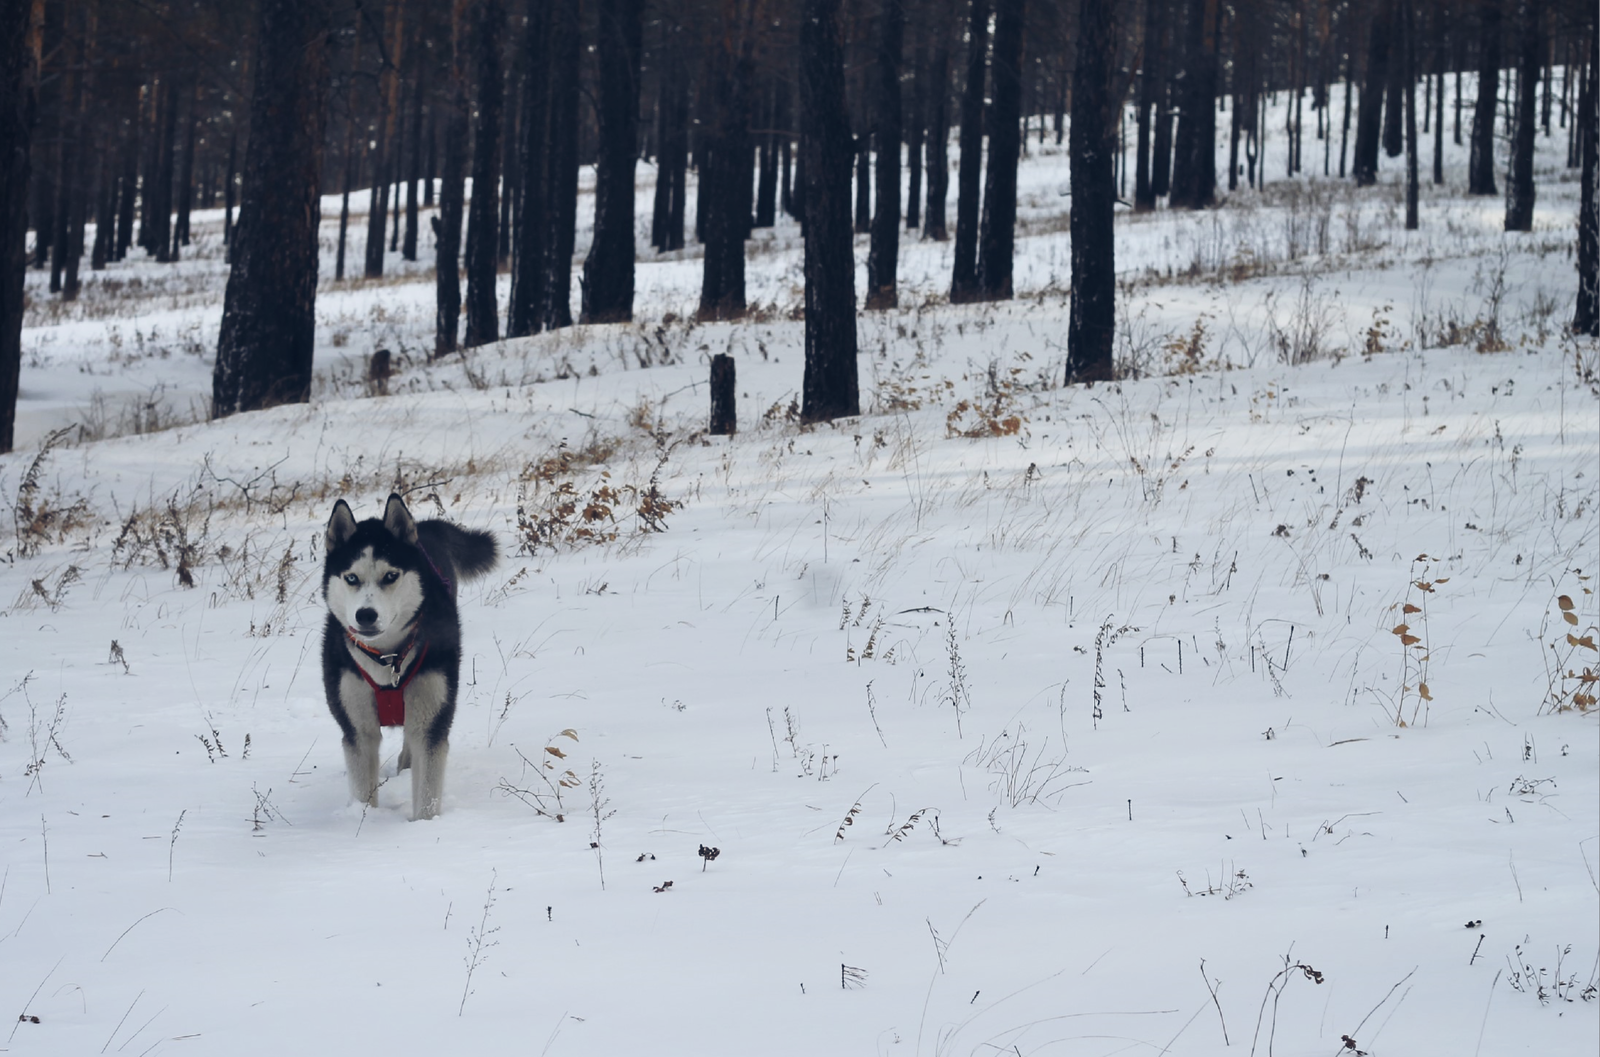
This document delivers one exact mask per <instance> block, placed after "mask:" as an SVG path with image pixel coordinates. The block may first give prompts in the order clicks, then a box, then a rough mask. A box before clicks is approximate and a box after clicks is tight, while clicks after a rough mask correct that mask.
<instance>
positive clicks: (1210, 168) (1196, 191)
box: [1171, 0, 1218, 209]
mask: <svg viewBox="0 0 1600 1057" xmlns="http://www.w3.org/2000/svg"><path fill="white" fill-rule="evenodd" d="M1217 10H1218V0H1190V2H1189V17H1188V21H1187V22H1186V24H1185V32H1186V37H1187V44H1186V46H1185V48H1184V72H1183V105H1182V109H1181V113H1180V114H1179V119H1180V120H1179V123H1178V137H1177V140H1178V142H1177V144H1176V149H1175V150H1174V152H1173V153H1174V158H1173V174H1172V192H1171V195H1172V197H1171V203H1172V205H1174V206H1179V207H1185V208H1189V209H1204V208H1206V207H1207V206H1210V205H1211V204H1212V203H1213V202H1215V201H1216V188H1217V163H1216V142H1217V117H1216V62H1217V50H1216V41H1217V38H1216V27H1215V24H1214V23H1215V20H1216V17H1217Z"/></svg>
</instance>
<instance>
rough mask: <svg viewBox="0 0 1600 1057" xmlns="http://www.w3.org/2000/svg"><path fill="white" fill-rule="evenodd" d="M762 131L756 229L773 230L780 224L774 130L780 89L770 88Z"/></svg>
mask: <svg viewBox="0 0 1600 1057" xmlns="http://www.w3.org/2000/svg"><path fill="white" fill-rule="evenodd" d="M762 95H763V96H764V98H765V102H764V104H763V116H762V120H761V126H762V127H761V131H760V132H759V133H757V134H756V144H757V145H756V158H757V160H758V161H759V162H760V163H761V171H760V173H759V175H757V177H756V216H755V223H754V226H755V227H758V228H770V227H772V225H773V224H775V223H777V221H778V137H777V135H776V134H775V133H774V132H773V131H772V130H773V129H774V128H776V127H777V125H778V86H777V83H776V82H771V83H769V84H768V85H767V89H766V91H764V92H763V93H762Z"/></svg>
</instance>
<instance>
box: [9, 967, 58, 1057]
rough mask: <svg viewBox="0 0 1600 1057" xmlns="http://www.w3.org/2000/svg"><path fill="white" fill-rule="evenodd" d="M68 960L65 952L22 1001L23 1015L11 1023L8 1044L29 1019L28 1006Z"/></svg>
mask: <svg viewBox="0 0 1600 1057" xmlns="http://www.w3.org/2000/svg"><path fill="white" fill-rule="evenodd" d="M66 960H67V956H66V955H65V954H63V955H62V956H61V957H59V958H57V959H56V963H55V964H54V965H52V966H51V967H50V971H49V972H47V973H45V974H44V979H43V980H40V981H39V986H38V987H35V988H34V989H33V994H31V995H29V996H28V1000H27V1001H26V1002H24V1003H22V1015H21V1016H19V1017H17V1023H16V1024H13V1025H11V1034H10V1035H7V1036H6V1044H7V1045H10V1044H11V1039H12V1037H13V1036H15V1035H16V1033H17V1026H18V1025H20V1024H21V1023H22V1022H23V1021H24V1020H26V1019H27V1016H28V1007H29V1006H31V1005H33V1000H34V999H36V998H38V997H39V992H40V991H43V990H44V985H45V984H47V983H49V982H50V978H51V977H52V976H54V975H55V974H56V970H57V969H59V968H61V963H62V962H64V961H66Z"/></svg>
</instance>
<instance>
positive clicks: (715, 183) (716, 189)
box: [697, 0, 753, 320]
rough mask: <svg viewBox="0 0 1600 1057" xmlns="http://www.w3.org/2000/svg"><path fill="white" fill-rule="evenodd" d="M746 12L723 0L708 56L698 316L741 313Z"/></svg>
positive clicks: (748, 72) (746, 184)
mask: <svg viewBox="0 0 1600 1057" xmlns="http://www.w3.org/2000/svg"><path fill="white" fill-rule="evenodd" d="M748 14H749V12H748V11H747V10H746V8H745V5H743V4H741V3H739V2H738V0H723V4H722V13H721V22H720V33H719V34H718V39H717V41H716V43H715V45H714V50H713V52H712V56H711V66H710V70H709V73H708V78H707V81H708V84H709V87H710V92H709V94H710V100H709V102H710V106H711V116H710V128H709V129H707V132H706V135H707V137H708V146H709V148H710V149H709V157H708V158H707V161H706V164H705V165H704V166H703V167H702V168H701V172H700V197H699V200H698V203H699V208H700V211H701V213H702V214H703V221H704V231H705V234H704V242H705V247H706V252H705V259H704V261H703V262H702V264H703V267H702V270H701V277H700V307H699V310H698V313H697V315H698V317H699V318H700V319H703V320H715V319H737V318H739V317H740V316H742V315H744V313H745V289H744V241H745V238H746V236H747V235H748V234H749V231H750V195H751V182H752V176H753V174H752V172H751V158H752V152H751V148H750V114H749V110H748V104H749V99H750V94H751V93H750V84H751V81H752V80H753V61H752V56H751V53H750V48H751V44H752V41H751V40H750V29H749V26H748V23H747V21H746V19H747V17H748Z"/></svg>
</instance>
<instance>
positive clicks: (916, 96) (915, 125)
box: [905, 32, 928, 231]
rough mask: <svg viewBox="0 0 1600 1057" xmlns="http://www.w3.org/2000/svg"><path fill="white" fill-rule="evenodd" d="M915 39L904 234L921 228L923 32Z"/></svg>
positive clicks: (924, 109) (924, 85)
mask: <svg viewBox="0 0 1600 1057" xmlns="http://www.w3.org/2000/svg"><path fill="white" fill-rule="evenodd" d="M918 36H919V38H920V39H919V41H918V44H917V49H916V58H915V60H914V62H913V69H912V73H911V78H912V80H911V125H910V127H909V128H907V129H906V131H905V140H906V230H907V231H915V230H916V229H917V228H919V227H921V226H922V139H923V134H924V129H926V128H927V121H928V104H927V94H928V46H927V42H926V33H925V32H923V33H919V34H918Z"/></svg>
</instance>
